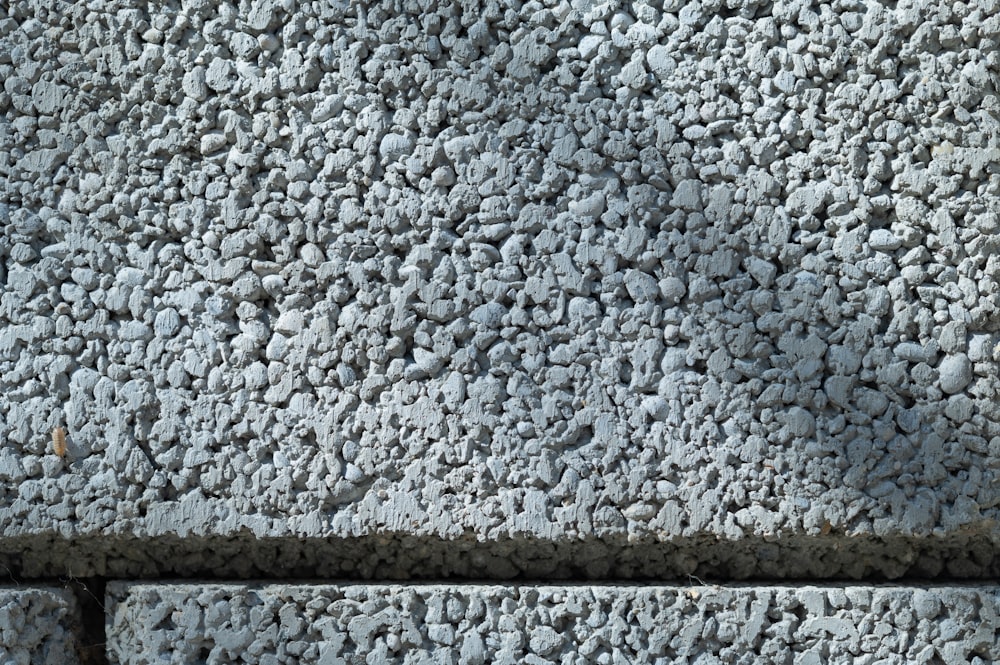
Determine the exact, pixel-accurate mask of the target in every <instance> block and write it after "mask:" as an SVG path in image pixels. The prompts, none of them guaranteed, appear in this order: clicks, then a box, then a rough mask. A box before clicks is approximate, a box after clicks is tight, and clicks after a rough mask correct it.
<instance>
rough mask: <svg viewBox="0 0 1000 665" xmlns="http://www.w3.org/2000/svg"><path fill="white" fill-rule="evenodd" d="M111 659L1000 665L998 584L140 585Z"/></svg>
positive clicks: (116, 608)
mask: <svg viewBox="0 0 1000 665" xmlns="http://www.w3.org/2000/svg"><path fill="white" fill-rule="evenodd" d="M108 592H109V598H108V603H109V614H108V633H109V635H114V638H113V639H112V641H111V642H110V643H109V645H108V655H109V661H110V662H111V663H113V664H117V665H141V664H143V663H154V662H155V663H194V662H209V663H274V664H276V663H324V664H326V663H404V662H405V663H459V662H461V663H466V664H469V665H475V664H476V663H497V664H504V663H506V664H510V665H513V664H515V663H518V664H519V663H527V664H541V663H565V664H575V663H600V664H602V665H607V664H611V663H615V664H618V663H622V664H626V663H628V664H630V663H689V662H690V663H761V662H768V663H793V662H794V663H801V664H803V665H819V664H820V663H847V662H852V663H876V662H877V663H886V664H889V663H946V664H947V665H959V664H962V665H964V664H968V663H976V664H978V665H982V664H984V663H990V662H994V661H995V659H997V658H1000V644H998V642H997V630H998V629H1000V619H998V613H1000V591H998V590H997V587H995V586H990V587H985V588H967V587H929V588H918V587H894V588H881V587H858V586H846V587H841V586H836V587H817V586H805V587H798V588H794V587H782V586H777V587H776V586H763V587H753V588H750V587H712V586H685V587H664V586H661V587H630V586H534V585H523V586H488V585H482V586H480V585H468V586H465V585H448V586H439V585H428V586H419V585H417V586H357V585H299V586H287V585H247V584H179V585H174V584H130V583H116V584H113V585H111V586H109V588H108Z"/></svg>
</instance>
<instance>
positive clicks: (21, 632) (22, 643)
mask: <svg viewBox="0 0 1000 665" xmlns="http://www.w3.org/2000/svg"><path fill="white" fill-rule="evenodd" d="M80 622H81V617H80V614H79V611H78V609H77V602H76V597H75V596H74V595H73V592H72V591H70V590H68V589H58V588H46V587H17V588H15V587H0V663H4V665H8V664H11V665H14V664H16V665H76V663H79V662H81V661H80V660H79V658H78V651H77V647H78V645H79V642H78V640H77V635H78V633H76V632H75V631H77V630H78V629H79V626H80Z"/></svg>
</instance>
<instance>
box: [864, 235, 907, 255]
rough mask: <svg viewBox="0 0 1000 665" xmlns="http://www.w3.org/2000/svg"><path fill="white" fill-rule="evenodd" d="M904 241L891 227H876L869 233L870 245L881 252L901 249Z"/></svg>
mask: <svg viewBox="0 0 1000 665" xmlns="http://www.w3.org/2000/svg"><path fill="white" fill-rule="evenodd" d="M902 244H903V241H902V240H900V239H899V238H897V237H896V235H895V234H894V233H893V232H892V231H890V230H889V229H875V230H874V231H872V232H871V233H870V234H869V235H868V246H869V247H871V248H872V249H874V250H876V251H879V252H891V251H893V250H896V249H899V247H900V246H901V245H902Z"/></svg>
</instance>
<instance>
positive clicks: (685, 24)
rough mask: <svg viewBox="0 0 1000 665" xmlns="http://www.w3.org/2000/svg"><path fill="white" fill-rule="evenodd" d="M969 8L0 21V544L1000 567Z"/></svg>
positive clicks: (84, 573) (5, 14)
mask: <svg viewBox="0 0 1000 665" xmlns="http://www.w3.org/2000/svg"><path fill="white" fill-rule="evenodd" d="M998 9H1000V6H998V5H997V4H996V3H995V2H993V1H992V0H981V1H976V2H971V3H950V2H898V3H897V2H885V3H883V2H877V1H876V2H860V1H859V2H855V1H853V0H836V2H833V3H808V2H804V1H784V0H779V1H776V2H755V1H752V0H703V1H692V2H682V1H680V0H666V1H663V2H660V1H649V2H645V1H637V2H606V3H599V2H592V1H589V0H573V1H572V2H570V1H566V0H563V1H561V2H538V1H534V0H532V1H529V2H519V1H517V0H505V1H504V2H499V1H495V0H487V1H485V2H476V1H475V0H470V1H467V2H466V1H463V2H435V1H433V0H427V1H424V0H419V1H418V0H413V1H410V0H384V1H382V2H364V3H354V2H328V1H326V0H320V1H317V2H304V1H297V0H283V1H281V2H267V1H266V0H254V1H253V2H247V1H245V0H240V1H238V2H231V1H223V2H204V1H202V0H183V1H179V2H178V1H168V2H124V1H116V0H97V1H95V2H89V3H83V2H69V1H61V0H25V1H17V0H12V1H11V2H8V3H4V5H3V6H2V7H0V82H2V85H0V185H2V186H0V224H2V234H0V564H2V565H3V567H4V568H6V569H7V572H8V573H9V574H10V576H11V578H12V580H14V581H17V582H19V583H21V582H23V583H26V584H34V583H35V582H32V580H36V581H37V583H38V584H43V583H44V580H48V581H49V582H51V581H53V580H56V579H62V580H84V579H87V580H91V582H90V583H89V586H87V585H86V583H83V584H81V585H79V586H81V587H82V588H86V589H91V590H92V589H97V590H100V589H103V585H104V584H105V582H106V581H108V580H121V581H122V582H121V585H125V586H121V585H119V586H118V587H115V588H116V589H119V590H121V589H125V588H128V587H127V580H130V579H135V578H144V579H154V578H155V579H161V578H168V577H173V576H182V577H199V578H201V579H205V580H208V581H212V580H220V579H234V578H235V579H238V580H253V579H269V578H270V579H274V578H277V577H280V576H285V577H296V578H324V579H330V578H334V577H336V578H341V579H348V580H353V581H363V580H374V581H386V580H398V581H407V580H416V579H421V578H435V579H441V578H448V579H452V580H460V579H487V580H491V581H493V582H500V581H502V580H509V579H512V578H519V579H520V580H521V581H522V582H528V581H547V580H554V579H560V580H567V581H573V580H577V581H580V580H588V581H591V582H593V583H602V582H611V581H620V580H626V579H628V580H636V581H643V580H645V581H669V580H677V579H680V580H684V581H685V582H686V581H688V580H689V579H690V580H701V579H702V578H705V579H709V578H711V580H714V581H718V582H722V583H725V582H729V581H733V580H737V579H747V578H757V579H763V580H770V581H772V582H773V581H777V580H782V579H807V580H809V581H811V582H813V583H818V584H823V583H826V582H825V581H829V580H833V579H853V580H858V581H860V582H862V583H863V584H867V583H871V582H873V581H876V580H886V579H899V578H903V577H907V578H919V579H923V580H934V581H945V580H952V581H954V580H960V579H964V580H977V579H986V578H989V577H990V576H994V575H995V574H996V573H997V572H998V570H1000V565H998V563H1000V561H998V559H997V542H998V541H1000V532H998V528H997V525H996V519H997V515H998V507H997V506H998V503H1000V494H998V490H997V482H996V481H997V469H998V467H1000V411H998V409H997V403H998V400H997V397H998V394H997V393H998V387H1000V381H998V374H997V360H998V359H1000V355H998V350H997V344H998V342H1000V333H998V330H1000V312H998V305H1000V291H998V285H997V279H998V275H1000V264H998V263H997V259H996V258H995V256H994V255H995V254H996V250H997V247H998V240H997V239H998V237H1000V236H998V233H1000V204H998V200H1000V199H998V193H1000V191H998V190H1000V177H998V157H1000V102H998V99H997V92H996V87H997V81H998V78H997V77H998V73H1000V69H998V55H997V52H996V46H997V41H998V38H1000V22H998V20H1000V19H998V18H997V11H998ZM60 434H62V435H64V439H65V441H64V444H63V442H62V441H60V440H59V439H60V438H61V437H60V436H59V435H60ZM0 570H2V569H0ZM689 575H690V576H695V577H691V578H688V576H689ZM372 588H373V589H374V588H376V587H372ZM379 588H388V587H379ZM484 588H485V587H484ZM489 588H493V587H489ZM512 588H513V587H512ZM831 588H832V587H831ZM981 591H982V590H978V589H971V590H968V593H980V592H981ZM411 592H412V593H418V592H417V591H413V590H412V589H411ZM116 593H118V592H116ZM165 593H166V592H165ZM317 593H320V592H319V591H317ZM366 593H367V592H366ZM372 593H374V592H372ZM475 593H480V591H476V592H475ZM482 593H485V594H486V595H487V596H488V597H490V598H493V597H494V596H493V595H490V594H493V593H494V592H493V591H489V592H486V591H482ZM496 593H500V592H496ZM505 593H506V592H505ZM511 593H513V591H511ZM567 593H568V592H567ZM622 593H625V592H622ZM629 593H631V592H629ZM636 593H641V592H640V591H636ZM824 593H826V591H824ZM830 593H832V591H830ZM963 593H964V592H963ZM123 594H124V595H123ZM127 595H128V594H127V593H125V592H121V593H119V596H116V597H115V598H118V599H121V598H125V597H126V596H127ZM418 595H419V594H418ZM501 595H502V594H501ZM496 597H498V598H499V596H496ZM623 597H624V596H623ZM102 598H103V596H102ZM112 600H113V598H112V596H111V595H109V596H108V598H107V599H106V603H105V604H107V605H108V606H109V607H110V604H111V603H112ZM114 602H118V600H115V601H114ZM123 602H124V601H123ZM296 602H297V601H296ZM483 602H487V601H483ZM490 602H492V601H490ZM497 602H499V601H497ZM623 602H624V601H623ZM629 602H631V601H629ZM643 602H645V601H643ZM734 602H735V601H734ZM987 605H988V603H987ZM985 606H986V605H984V607H985ZM808 607H809V608H810V609H807V610H804V612H805V613H806V614H807V615H811V613H813V612H814V611H815V612H821V609H820V608H819V606H818V605H815V606H814V605H809V606H808ZM149 611H152V610H149ZM289 611H291V610H289ZM296 611H297V610H296ZM977 611H978V610H977ZM110 616H111V615H110V614H109V617H110ZM338 616H339V615H338ZM935 616H936V615H935ZM970 616H971V615H970ZM800 618H801V617H800ZM170 620H171V621H174V619H170ZM990 620H992V619H990ZM110 621H111V620H110V618H109V625H117V624H112V623H110ZM0 624H2V622H0ZM904 624H905V621H904ZM195 625H197V624H195ZM900 625H903V624H900ZM0 628H2V625H0ZM556 630H558V628H557V629H556ZM834 632H836V631H834ZM150 639H152V637H151V638H150ZM157 639H159V638H157ZM350 639H352V640H353V639H356V636H355V637H350ZM956 639H957V638H956ZM962 639H964V638H962ZM154 641H155V640H154ZM279 641H280V640H279ZM962 644H966V643H965V642H962ZM579 646H580V644H578V643H577V642H574V641H573V640H570V641H569V642H567V643H566V644H565V645H564V646H563V647H560V649H562V651H559V653H564V654H577V655H580V654H579V653H578V652H577V651H575V649H577V647H579ZM199 648H200V647H199ZM962 648H964V647H962ZM972 648H973V647H971V646H970V647H969V649H972ZM977 648H978V647H977ZM195 652H197V649H196V650H195V651H194V652H192V653H195ZM209 652H211V649H209ZM324 653H326V652H325V651H324ZM489 653H491V654H492V653H493V652H489ZM552 653H556V652H554V651H553V652H552ZM955 653H958V652H957V651H956V652H955ZM968 653H971V652H968ZM968 653H966V655H968ZM976 653H979V654H980V655H983V654H987V653H988V649H987V651H982V650H980V651H979V652H976ZM300 655H301V654H300ZM536 655H538V654H536ZM549 655H551V653H550V654H549ZM542 656H544V654H542ZM204 657H206V658H207V657H208V656H204ZM331 657H332V656H331ZM595 657H596V656H595ZM610 657H611V656H609V658H610ZM616 657H617V656H616ZM956 657H957V656H956ZM983 657H986V656H985V655H983ZM490 658H492V656H490V657H487V660H489V659H490ZM609 662H611V661H609Z"/></svg>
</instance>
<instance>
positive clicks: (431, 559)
mask: <svg viewBox="0 0 1000 665" xmlns="http://www.w3.org/2000/svg"><path fill="white" fill-rule="evenodd" d="M69 562H72V566H73V570H74V571H76V574H77V575H79V576H83V575H88V576H94V577H97V576H102V577H106V578H109V579H124V580H128V579H137V580H141V579H165V578H209V579H218V580H249V579H274V578H283V579H311V580H315V579H337V580H351V581H358V582H364V581H396V582H408V581H422V580H428V579H438V580H445V579H447V580H455V581H463V580H480V581H481V580H492V581H495V582H498V583H505V582H511V581H517V580H548V581H553V582H558V581H566V582H572V581H581V582H583V581H592V582H597V583H611V582H616V583H620V582H636V583H657V582H664V583H677V582H682V583H686V582H687V581H688V580H689V578H698V579H702V580H714V581H726V582H738V581H751V580H752V581H761V582H766V581H772V582H776V581H782V580H810V581H812V582H813V583H822V582H827V581H831V582H832V581H853V582H867V583H878V582H890V581H895V580H899V579H922V580H932V581H935V582H940V581H960V580H966V581H973V580H983V581H985V580H993V579H995V578H996V577H997V576H998V575H1000V543H995V542H993V541H992V539H991V538H990V536H989V535H987V534H952V535H949V536H944V537H931V536H928V537H901V536H896V537H887V538H878V537H875V536H865V537H859V536H845V535H842V534H837V533H830V534H827V535H819V536H806V535H799V536H787V537H781V538H777V539H775V538H774V537H768V538H760V537H750V538H743V539H740V540H735V541H726V540H719V539H716V538H714V537H700V538H698V537H695V538H687V539H679V540H675V541H672V542H655V541H641V540H640V541H638V542H629V541H628V539H627V538H624V537H619V538H605V539H595V538H592V539H588V540H560V541H548V540H538V539H530V538H508V539H503V540H494V541H491V542H479V541H478V540H476V539H475V538H473V537H468V538H457V539H454V540H444V539H435V538H427V537H415V536H407V535H395V534H381V535H377V536H368V537H358V538H349V539H345V538H326V539H323V538H295V537H284V538H257V537H255V536H253V535H251V534H249V533H245V532H241V533H238V534H234V535H231V536H225V537H223V536H210V537H204V536H188V537H185V538H181V537H179V536H176V535H170V536H160V537H155V538H149V539H132V538H121V537H103V538H76V539H73V540H63V539H58V538H53V537H51V536H28V537H23V538H20V539H10V540H9V541H7V542H5V543H4V544H3V545H0V571H3V570H4V568H6V569H9V570H10V572H11V574H12V575H13V576H14V577H15V578H16V579H20V580H31V579H41V578H45V577H50V576H51V575H52V571H59V570H65V569H66V568H67V563H69ZM95 595H96V596H97V597H100V594H99V593H95Z"/></svg>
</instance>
